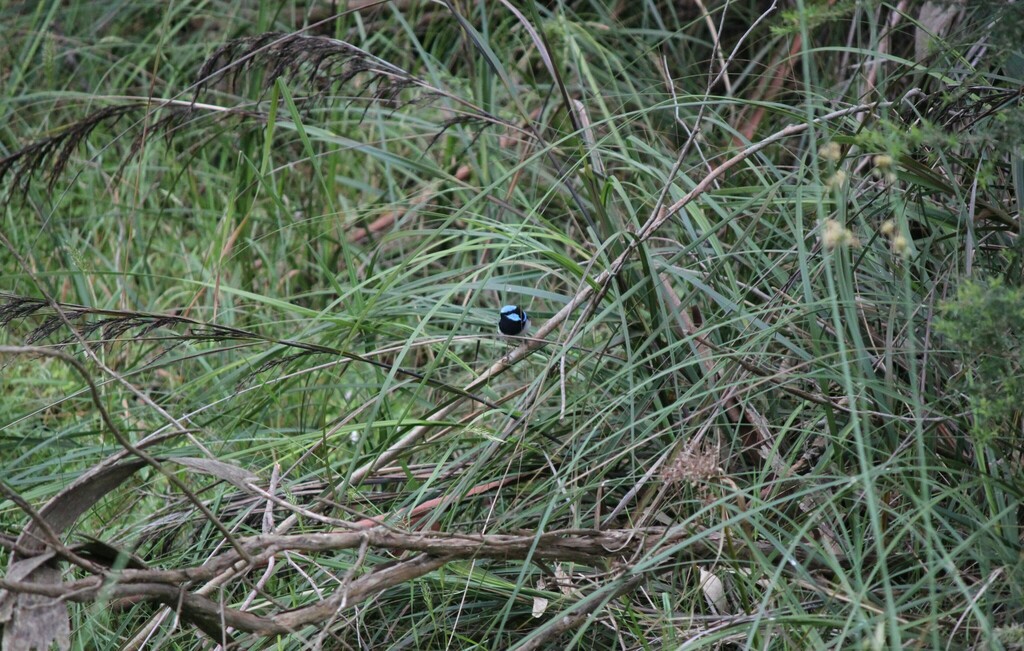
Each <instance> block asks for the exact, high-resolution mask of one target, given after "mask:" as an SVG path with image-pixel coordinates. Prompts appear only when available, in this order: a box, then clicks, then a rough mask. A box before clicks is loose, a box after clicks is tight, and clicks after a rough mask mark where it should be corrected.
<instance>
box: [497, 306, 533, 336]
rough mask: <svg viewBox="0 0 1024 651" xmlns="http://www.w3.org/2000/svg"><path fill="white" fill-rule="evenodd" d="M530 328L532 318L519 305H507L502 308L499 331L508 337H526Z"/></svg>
mask: <svg viewBox="0 0 1024 651" xmlns="http://www.w3.org/2000/svg"><path fill="white" fill-rule="evenodd" d="M529 327H530V317H528V316H526V312H525V311H523V308H521V307H519V306H518V305H506V306H504V307H502V308H501V317H500V318H499V319H498V331H499V332H500V333H501V334H503V335H505V336H506V337H517V336H519V335H525V334H526V330H527V329H528V328H529Z"/></svg>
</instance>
